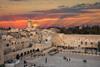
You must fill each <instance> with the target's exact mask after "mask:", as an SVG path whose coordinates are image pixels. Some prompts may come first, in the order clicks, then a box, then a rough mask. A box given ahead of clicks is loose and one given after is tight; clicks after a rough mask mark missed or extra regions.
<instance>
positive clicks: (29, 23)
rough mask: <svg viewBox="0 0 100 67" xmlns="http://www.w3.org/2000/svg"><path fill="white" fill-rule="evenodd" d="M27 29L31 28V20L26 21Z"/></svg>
mask: <svg viewBox="0 0 100 67" xmlns="http://www.w3.org/2000/svg"><path fill="white" fill-rule="evenodd" d="M28 28H32V20H31V19H29V20H28Z"/></svg>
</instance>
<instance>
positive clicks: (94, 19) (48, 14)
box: [0, 0, 100, 27]
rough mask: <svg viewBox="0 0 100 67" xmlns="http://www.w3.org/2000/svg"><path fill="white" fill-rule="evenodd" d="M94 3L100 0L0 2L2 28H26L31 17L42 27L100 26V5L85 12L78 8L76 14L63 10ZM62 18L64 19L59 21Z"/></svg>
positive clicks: (0, 25) (9, 0) (3, 0)
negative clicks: (55, 25) (56, 25)
mask: <svg viewBox="0 0 100 67" xmlns="http://www.w3.org/2000/svg"><path fill="white" fill-rule="evenodd" d="M94 3H100V0H0V27H26V26H27V17H28V18H29V16H31V18H32V20H33V22H35V23H38V24H39V25H42V26H49V25H54V24H58V25H59V24H61V25H63V26H64V25H65V26H74V25H81V24H89V23H90V22H91V23H90V24H94V23H95V24H100V4H99V8H96V7H93V9H92V8H90V7H89V8H87V9H84V10H82V11H83V12H82V11H80V9H78V8H77V10H79V11H80V12H79V11H77V10H76V9H74V10H75V11H76V12H74V11H73V10H71V12H70V11H69V12H68V11H66V9H63V8H71V7H74V6H76V5H79V4H94ZM52 10H56V11H55V12H54V11H52ZM57 10H59V11H60V12H59V11H57ZM39 11H40V12H39ZM41 15H42V16H41ZM64 15H65V16H64ZM62 16H64V19H63V20H61V21H58V20H59V17H62ZM9 18H10V21H9ZM72 20H73V21H72ZM58 22H59V23H58Z"/></svg>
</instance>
